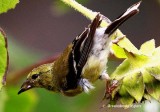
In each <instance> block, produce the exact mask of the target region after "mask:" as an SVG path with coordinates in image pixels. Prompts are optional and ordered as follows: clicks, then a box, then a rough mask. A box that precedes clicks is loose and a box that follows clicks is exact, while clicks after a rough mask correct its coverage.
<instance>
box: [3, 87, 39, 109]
mask: <svg viewBox="0 0 160 112" xmlns="http://www.w3.org/2000/svg"><path fill="white" fill-rule="evenodd" d="M18 90H19V88H15V87H8V88H6V94H7V96H8V97H7V101H6V102H5V109H4V110H5V111H4V112H33V109H34V107H35V106H36V104H37V99H38V98H37V94H35V92H34V91H33V90H30V91H27V92H26V93H23V95H18V94H17V91H18Z"/></svg>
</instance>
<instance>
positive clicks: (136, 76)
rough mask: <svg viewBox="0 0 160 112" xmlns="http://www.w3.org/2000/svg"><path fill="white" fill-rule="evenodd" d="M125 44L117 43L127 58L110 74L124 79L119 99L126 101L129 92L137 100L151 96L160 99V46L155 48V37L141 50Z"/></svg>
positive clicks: (113, 77)
mask: <svg viewBox="0 0 160 112" xmlns="http://www.w3.org/2000/svg"><path fill="white" fill-rule="evenodd" d="M123 44H125V43H123ZM123 44H121V45H120V44H117V45H120V47H122V48H123V50H124V52H125V55H126V57H127V58H126V59H125V60H124V61H123V62H122V63H121V64H120V65H119V66H118V67H117V68H116V70H115V71H114V72H113V73H112V74H111V76H110V77H111V79H114V80H118V81H122V83H121V85H119V86H120V89H119V91H118V92H117V93H119V94H120V95H121V96H120V97H119V99H121V102H123V103H124V102H125V100H126V96H128V95H127V94H129V95H130V96H132V98H133V99H134V100H136V101H137V102H141V101H142V100H143V98H147V99H149V97H150V96H151V97H153V98H155V99H156V100H158V101H160V90H159V87H160V81H159V80H160V60H159V56H160V47H157V48H155V42H154V40H153V39H152V40H150V41H147V42H145V43H144V44H143V45H142V46H141V48H140V50H139V51H137V50H136V49H134V50H133V49H132V47H130V48H127V47H126V46H125V45H123ZM132 50H133V51H132ZM122 56H124V55H121V57H122ZM114 95H115V96H117V95H116V94H115V93H114ZM112 97H114V96H112ZM126 102H129V101H128V100H126Z"/></svg>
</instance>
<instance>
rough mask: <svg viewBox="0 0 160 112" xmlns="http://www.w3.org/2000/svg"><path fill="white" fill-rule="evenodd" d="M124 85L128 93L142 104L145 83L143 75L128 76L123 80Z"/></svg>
mask: <svg viewBox="0 0 160 112" xmlns="http://www.w3.org/2000/svg"><path fill="white" fill-rule="evenodd" d="M123 85H124V86H125V88H126V90H127V92H128V93H129V94H130V95H131V96H132V97H133V98H135V99H136V101H137V102H140V101H141V99H142V97H143V95H144V83H143V77H142V74H141V73H136V74H132V75H128V76H126V77H125V78H124V80H123Z"/></svg>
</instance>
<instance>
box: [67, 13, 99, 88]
mask: <svg viewBox="0 0 160 112" xmlns="http://www.w3.org/2000/svg"><path fill="white" fill-rule="evenodd" d="M101 21H102V20H101V15H100V14H97V16H96V17H95V19H94V20H93V21H92V23H91V25H90V26H89V28H86V29H85V30H84V32H82V33H81V34H80V35H79V36H77V38H76V39H75V40H74V41H73V42H72V44H73V47H72V51H71V53H70V56H69V73H68V75H67V77H66V78H67V88H68V89H69V88H74V87H76V86H77V81H78V79H79V78H80V77H81V71H82V69H83V67H84V65H85V63H86V61H87V58H88V55H89V53H90V51H91V48H92V44H93V37H94V34H95V32H96V29H97V27H99V25H100V23H101Z"/></svg>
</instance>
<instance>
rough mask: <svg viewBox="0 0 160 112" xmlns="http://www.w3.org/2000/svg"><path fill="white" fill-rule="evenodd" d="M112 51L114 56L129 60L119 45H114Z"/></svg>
mask: <svg viewBox="0 0 160 112" xmlns="http://www.w3.org/2000/svg"><path fill="white" fill-rule="evenodd" d="M112 50H113V51H114V55H115V56H116V57H117V58H127V56H126V54H125V52H124V50H123V49H122V48H121V47H119V46H118V45H116V44H113V45H112Z"/></svg>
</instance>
